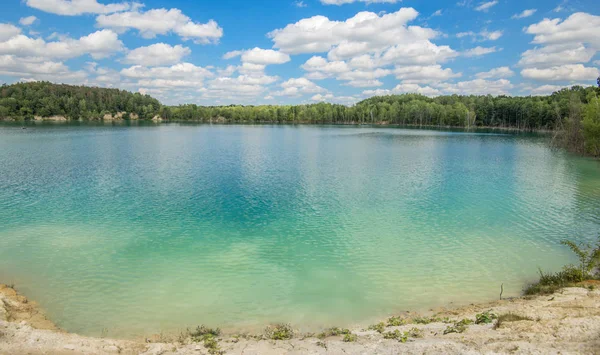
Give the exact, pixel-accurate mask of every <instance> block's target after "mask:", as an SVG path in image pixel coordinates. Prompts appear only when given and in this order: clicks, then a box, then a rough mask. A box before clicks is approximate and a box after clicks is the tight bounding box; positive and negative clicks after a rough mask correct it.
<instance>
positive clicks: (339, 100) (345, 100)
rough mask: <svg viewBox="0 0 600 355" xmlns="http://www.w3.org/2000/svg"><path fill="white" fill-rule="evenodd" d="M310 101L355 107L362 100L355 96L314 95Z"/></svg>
mask: <svg viewBox="0 0 600 355" xmlns="http://www.w3.org/2000/svg"><path fill="white" fill-rule="evenodd" d="M310 99H311V101H317V102H330V103H336V104H342V105H354V104H355V103H356V102H358V101H359V100H360V98H358V97H355V96H335V95H333V94H325V95H323V94H316V95H313V96H312V97H311V98H310Z"/></svg>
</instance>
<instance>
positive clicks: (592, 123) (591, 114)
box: [582, 92, 600, 156]
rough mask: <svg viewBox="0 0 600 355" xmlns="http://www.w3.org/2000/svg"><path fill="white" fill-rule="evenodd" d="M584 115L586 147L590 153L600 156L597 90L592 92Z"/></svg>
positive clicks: (599, 121) (599, 115) (599, 116)
mask: <svg viewBox="0 0 600 355" xmlns="http://www.w3.org/2000/svg"><path fill="white" fill-rule="evenodd" d="M583 116H584V118H583V123H582V126H583V136H584V137H585V149H586V151H587V153H588V154H591V155H593V156H600V99H599V98H598V95H597V94H596V92H593V93H590V96H589V98H588V103H587V105H585V110H584V114H583Z"/></svg>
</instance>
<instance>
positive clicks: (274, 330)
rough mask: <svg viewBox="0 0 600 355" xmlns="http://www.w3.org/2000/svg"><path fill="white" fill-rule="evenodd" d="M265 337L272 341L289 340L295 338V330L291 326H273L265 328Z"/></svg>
mask: <svg viewBox="0 0 600 355" xmlns="http://www.w3.org/2000/svg"><path fill="white" fill-rule="evenodd" d="M265 336H266V337H267V339H271V340H289V339H292V338H293V337H294V330H293V329H292V326H291V325H289V324H273V325H270V326H268V327H267V328H265Z"/></svg>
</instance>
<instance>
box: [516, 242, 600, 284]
mask: <svg viewBox="0 0 600 355" xmlns="http://www.w3.org/2000/svg"><path fill="white" fill-rule="evenodd" d="M561 244H563V245H565V246H567V247H568V248H569V249H571V251H573V253H575V255H577V258H578V259H579V265H566V266H564V267H563V269H562V270H561V271H559V272H556V273H544V272H543V271H542V269H540V270H539V272H540V279H539V280H538V282H535V283H533V284H531V285H529V286H527V287H526V288H525V290H524V294H525V295H526V296H531V295H549V294H553V293H554V292H556V291H558V290H559V289H561V288H563V287H569V286H578V285H577V284H578V283H580V282H582V281H585V280H597V279H600V237H598V243H597V244H596V245H595V246H592V245H590V244H584V243H581V244H577V243H575V242H572V241H570V240H563V241H562V242H561Z"/></svg>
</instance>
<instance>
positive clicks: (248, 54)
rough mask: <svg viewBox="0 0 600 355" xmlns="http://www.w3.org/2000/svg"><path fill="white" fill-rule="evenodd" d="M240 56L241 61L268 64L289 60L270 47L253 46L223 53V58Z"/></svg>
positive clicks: (287, 56) (283, 54) (285, 55)
mask: <svg viewBox="0 0 600 355" xmlns="http://www.w3.org/2000/svg"><path fill="white" fill-rule="evenodd" d="M238 56H241V59H242V62H244V63H252V64H260V65H270V64H283V63H287V62H289V61H290V60H291V58H290V56H289V55H287V54H285V53H282V52H279V51H274V50H272V49H261V48H258V47H255V48H253V49H248V50H244V51H231V52H227V53H225V55H224V56H223V59H231V58H235V57H238Z"/></svg>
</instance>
